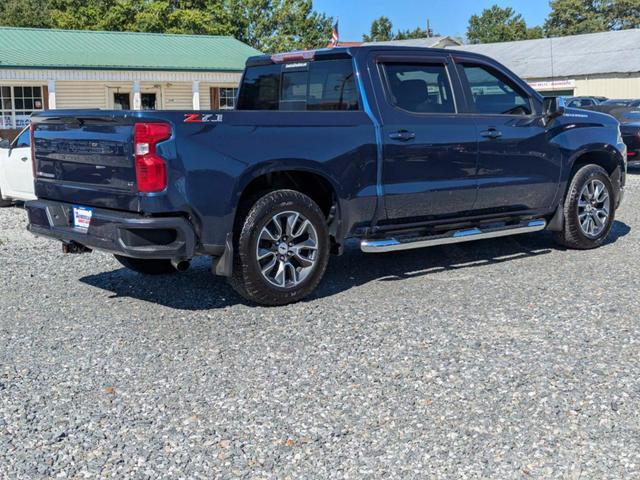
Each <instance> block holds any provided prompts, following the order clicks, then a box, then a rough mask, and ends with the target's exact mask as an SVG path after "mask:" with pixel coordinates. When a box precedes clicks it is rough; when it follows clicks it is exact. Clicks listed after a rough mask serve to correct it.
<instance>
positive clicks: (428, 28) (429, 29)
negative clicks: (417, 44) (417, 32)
mask: <svg viewBox="0 0 640 480" xmlns="http://www.w3.org/2000/svg"><path fill="white" fill-rule="evenodd" d="M431 37H433V30H431V21H430V20H429V19H428V18H427V38H431Z"/></svg>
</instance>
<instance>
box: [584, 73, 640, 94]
mask: <svg viewBox="0 0 640 480" xmlns="http://www.w3.org/2000/svg"><path fill="white" fill-rule="evenodd" d="M575 94H576V95H601V96H603V97H609V98H640V75H639V74H635V75H614V74H612V75H611V76H607V77H604V76H602V77H591V78H588V77H584V78H576V92H575Z"/></svg>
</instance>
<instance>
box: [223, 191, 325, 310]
mask: <svg viewBox="0 0 640 480" xmlns="http://www.w3.org/2000/svg"><path fill="white" fill-rule="evenodd" d="M328 261H329V233H328V229H327V222H326V219H325V216H324V214H323V213H322V211H321V210H320V208H319V207H318V205H317V204H316V203H315V202H314V201H313V200H311V198H309V197H308V196H306V195H304V194H303V193H300V192H297V191H293V190H277V191H274V192H270V193H268V194H266V195H264V196H263V197H262V198H260V199H259V200H258V201H257V202H256V203H255V204H254V205H253V206H252V207H251V208H250V209H249V212H248V214H247V216H246V217H245V219H244V222H243V223H242V225H241V230H240V232H239V235H238V241H237V245H236V248H235V257H234V268H233V275H232V277H231V279H230V282H231V285H232V286H233V288H234V289H235V290H236V291H237V292H238V293H240V295H242V296H243V297H245V298H246V299H248V300H250V301H252V302H255V303H259V304H262V305H285V304H288V303H294V302H297V301H299V300H302V299H303V298H305V297H306V296H307V295H309V294H310V293H311V292H313V290H314V289H315V288H316V287H317V286H318V284H319V283H320V280H321V279H322V276H323V275H324V272H325V270H326V268H327V263H328Z"/></svg>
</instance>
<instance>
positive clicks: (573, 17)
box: [544, 0, 607, 36]
mask: <svg viewBox="0 0 640 480" xmlns="http://www.w3.org/2000/svg"><path fill="white" fill-rule="evenodd" d="M601 3H602V2H601V1H600V0H551V2H550V5H551V13H550V14H549V17H548V18H547V21H546V22H545V24H544V29H545V33H546V34H547V35H548V36H562V35H578V34H581V33H592V32H602V31H604V30H607V24H606V20H605V18H604V15H603V14H602V8H601Z"/></svg>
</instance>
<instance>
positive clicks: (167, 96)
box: [164, 82, 202, 110]
mask: <svg viewBox="0 0 640 480" xmlns="http://www.w3.org/2000/svg"><path fill="white" fill-rule="evenodd" d="M191 88H192V87H191V82H188V83H187V82H180V83H170V84H168V85H167V86H165V88H164V108H165V109H166V110H191V109H192V108H193V97H192V90H191ZM201 101H202V100H201Z"/></svg>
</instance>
